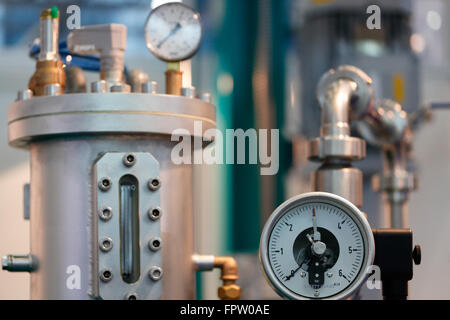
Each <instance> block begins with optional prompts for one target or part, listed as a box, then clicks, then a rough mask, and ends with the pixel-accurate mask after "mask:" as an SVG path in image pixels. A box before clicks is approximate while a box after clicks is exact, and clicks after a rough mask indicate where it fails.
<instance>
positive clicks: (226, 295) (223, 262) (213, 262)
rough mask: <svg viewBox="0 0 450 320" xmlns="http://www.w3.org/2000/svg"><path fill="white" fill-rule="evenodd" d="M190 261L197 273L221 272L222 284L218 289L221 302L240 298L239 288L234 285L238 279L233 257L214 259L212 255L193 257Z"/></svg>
mask: <svg viewBox="0 0 450 320" xmlns="http://www.w3.org/2000/svg"><path fill="white" fill-rule="evenodd" d="M192 260H193V262H194V265H195V269H196V270H197V271H211V270H213V269H214V268H217V269H220V270H221V275H220V279H222V281H223V284H222V286H220V287H219V289H218V292H217V294H218V296H219V298H220V299H222V300H238V299H240V298H241V287H240V286H238V285H237V284H236V281H237V280H238V279H239V276H238V264H237V262H236V260H235V259H234V258H233V257H215V256H212V255H194V256H193V257H192Z"/></svg>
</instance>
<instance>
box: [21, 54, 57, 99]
mask: <svg viewBox="0 0 450 320" xmlns="http://www.w3.org/2000/svg"><path fill="white" fill-rule="evenodd" d="M48 84H59V85H60V86H61V91H64V87H65V86H66V73H65V72H64V69H63V63H62V61H60V60H42V61H37V62H36V71H35V72H34V74H33V76H32V77H31V79H30V82H29V83H28V88H29V89H30V90H31V91H33V95H34V96H43V95H45V86H46V85H48Z"/></svg>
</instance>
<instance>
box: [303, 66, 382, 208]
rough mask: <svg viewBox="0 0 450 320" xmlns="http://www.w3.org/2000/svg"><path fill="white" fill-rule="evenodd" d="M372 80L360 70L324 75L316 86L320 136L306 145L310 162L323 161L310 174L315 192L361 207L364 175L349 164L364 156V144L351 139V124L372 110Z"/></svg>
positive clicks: (351, 67) (344, 67)
mask: <svg viewBox="0 0 450 320" xmlns="http://www.w3.org/2000/svg"><path fill="white" fill-rule="evenodd" d="M371 83H372V80H371V79H370V78H369V77H368V76H367V75H366V74H365V73H364V72H363V71H362V70H360V69H358V68H356V67H353V66H341V67H339V68H337V69H336V70H333V69H332V70H330V71H328V72H327V73H325V74H324V75H323V76H322V78H321V80H320V82H319V84H318V87H317V99H318V100H319V103H320V107H321V112H322V122H321V130H320V137H319V138H316V139H314V140H312V141H311V142H310V144H309V159H310V160H312V161H320V162H322V166H321V167H320V168H318V169H317V170H315V171H314V172H313V173H312V187H313V190H315V191H326V192H330V193H333V194H337V195H339V196H342V197H344V198H345V199H347V200H349V201H351V202H352V203H353V204H355V205H356V206H357V207H358V208H362V205H363V175H362V173H361V171H360V170H359V169H357V168H353V167H352V166H351V161H353V160H362V159H364V158H365V156H366V144H365V141H364V140H362V139H360V138H356V137H352V136H350V124H351V122H352V121H354V120H359V119H361V118H363V117H364V116H365V115H366V114H367V113H369V112H371V111H372V110H373V103H374V92H373V89H372V87H371Z"/></svg>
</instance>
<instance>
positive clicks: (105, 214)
mask: <svg viewBox="0 0 450 320" xmlns="http://www.w3.org/2000/svg"><path fill="white" fill-rule="evenodd" d="M112 214H113V212H112V208H111V207H108V206H106V207H103V208H101V209H100V210H98V216H99V217H100V219H102V220H103V221H108V220H110V219H111V218H112Z"/></svg>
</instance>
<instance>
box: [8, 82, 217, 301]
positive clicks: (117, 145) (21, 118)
mask: <svg viewBox="0 0 450 320" xmlns="http://www.w3.org/2000/svg"><path fill="white" fill-rule="evenodd" d="M101 86H102V85H100V87H101ZM198 125H200V126H198ZM214 127H215V108H214V106H213V105H211V104H209V103H206V102H204V101H201V100H199V99H191V98H186V97H179V96H178V97H175V96H168V95H160V94H148V93H128V94H127V93H81V94H66V95H59V96H52V97H37V98H32V99H29V100H25V101H19V102H15V103H13V104H12V105H11V106H10V107H9V142H10V144H11V145H13V146H20V147H24V148H28V149H29V151H30V155H31V180H30V196H31V197H30V211H31V212H30V215H31V219H30V237H31V239H30V247H31V250H30V251H31V254H32V255H33V256H34V257H36V259H37V261H38V262H39V264H40V268H39V270H37V271H36V272H33V273H32V275H31V298H32V299H89V298H95V297H98V296H100V295H101V296H105V297H108V298H115V299H123V298H125V297H126V296H128V295H133V293H135V294H136V295H137V296H139V297H140V298H142V299H145V298H149V297H150V298H159V297H161V298H162V299H193V298H194V297H195V265H194V263H193V261H192V255H193V253H194V232H193V203H192V201H193V188H192V166H191V165H187V164H182V165H175V164H174V163H173V162H172V160H171V152H172V149H173V147H174V146H175V145H176V144H177V143H178V140H177V141H171V140H170V135H171V134H172V131H173V130H175V129H180V128H183V129H185V131H184V133H183V135H186V136H188V137H192V136H196V137H203V134H204V132H205V130H207V129H210V128H214ZM111 154H114V155H117V157H118V158H117V159H116V160H117V161H115V163H116V165H117V166H118V167H117V168H116V169H117V170H113V171H105V170H104V171H102V172H100V171H95V170H94V169H93V166H94V164H95V163H96V162H97V161H99V162H97V165H99V164H101V163H102V162H101V161H102V160H103V158H102V156H103V157H107V156H110V155H111ZM130 154H132V155H135V156H136V159H135V160H136V161H135V163H134V164H132V163H129V164H130V166H126V165H125V164H124V157H125V156H126V155H130ZM142 154H151V155H153V156H154V158H155V161H157V162H158V163H159V172H157V171H155V172H153V171H152V169H151V168H152V166H151V165H149V164H148V163H147V164H146V162H145V161H142V159H140V158H139V157H140V155H142ZM99 159H100V160H99ZM127 160H128V159H127ZM127 164H128V163H127ZM131 164H132V165H131ZM142 165H144V166H145V167H141V166H142ZM153 167H154V166H153ZM119 168H120V170H119ZM137 168H140V169H139V172H140V173H139V174H138V173H136V175H135V176H136V177H137V178H139V185H140V186H142V188H141V187H140V190H141V191H142V192H146V193H147V194H150V195H154V194H157V193H159V194H160V202H153V201H150V202H149V201H147V200H145V201H143V202H142V207H140V209H139V211H140V219H141V222H143V223H145V224H148V225H154V226H156V225H160V226H161V227H160V228H161V234H160V235H159V234H152V235H151V236H150V235H147V237H146V238H145V239H144V238H142V239H141V240H140V243H141V249H142V250H144V251H146V252H145V253H144V252H142V253H141V254H142V256H145V254H146V255H147V256H151V255H153V256H157V255H161V258H162V262H161V261H153V260H152V261H151V262H148V263H147V262H146V261H145V260H144V261H143V268H144V263H145V270H144V269H143V270H141V276H140V277H141V278H142V279H145V280H142V281H143V283H144V284H146V285H147V284H149V283H150V284H153V285H150V287H154V288H157V287H160V288H161V290H156V291H155V292H153V293H152V295H147V294H146V293H145V291H142V290H144V289H143V288H141V286H136V287H134V288H131V289H130V288H125V286H124V287H123V290H114V292H115V294H114V295H113V296H112V295H111V296H108V295H105V290H102V288H107V287H108V286H111V287H113V286H114V285H115V283H117V282H119V281H120V280H121V274H120V270H119V269H116V268H117V266H116V265H114V264H109V263H105V264H104V265H98V263H101V262H102V261H103V260H102V259H100V258H97V257H96V255H97V254H99V255H104V256H108V255H111V256H112V255H114V252H117V250H120V241H118V240H117V239H116V238H115V237H114V234H113V233H109V232H108V233H104V234H102V233H100V229H99V231H98V232H97V228H96V224H97V223H98V224H99V225H108V224H109V225H113V221H115V220H116V219H119V217H120V210H119V209H118V207H117V203H116V202H114V201H107V202H105V203H100V202H101V199H102V197H103V196H105V195H106V194H113V193H114V190H116V188H117V183H118V182H117V179H116V178H117V177H118V176H117V175H118V174H119V173H120V172H122V171H123V172H125V171H133V170H137ZM97 170H98V168H97ZM97 172H99V175H100V176H97ZM142 172H144V173H145V174H144V175H145V177H144V176H142V175H141V174H142ZM104 179H105V183H102V182H103V180H104ZM141 179H142V180H141ZM102 190H104V191H102ZM144 190H145V191H144ZM56 195H57V196H56ZM100 195H101V197H100ZM116 200H117V199H116ZM97 201H98V203H97ZM105 209H107V210H106V211H105ZM150 210H151V211H150ZM149 212H150V216H149ZM163 213H164V214H163ZM144 221H145V222H144ZM141 236H142V237H144V236H145V234H144V233H142V234H141ZM155 236H156V237H160V238H161V242H160V244H163V247H161V248H160V250H158V251H155V252H153V251H151V250H150V249H149V248H148V246H147V244H148V241H149V239H150V238H152V237H155ZM104 237H109V238H111V243H110V245H109V247H111V244H112V247H111V248H110V250H109V251H108V252H103V251H101V249H100V248H99V243H101V240H102V239H103V238H104ZM151 268H156V269H151ZM158 268H160V269H158ZM152 270H156V271H155V272H156V273H159V276H157V277H156V278H155V279H156V280H149V278H148V277H149V276H150V277H154V276H155V275H156V273H153V271H152ZM163 270H164V271H163ZM163 272H164V274H165V276H164V277H162V273H163ZM161 277H162V278H161ZM74 279H79V281H78V280H76V281H75V280H74ZM152 281H157V283H158V284H157V283H156V282H155V283H153V282H152ZM73 283H75V284H76V285H74V284H73ZM97 286H100V290H99V293H100V294H98V292H96V291H95V288H96V287H97ZM161 292H162V293H161ZM119 293H120V294H119Z"/></svg>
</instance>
